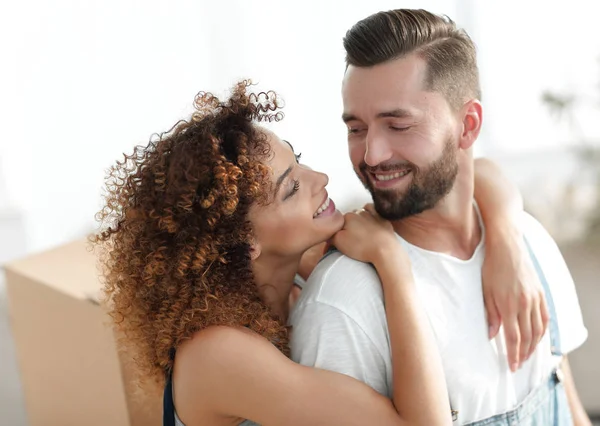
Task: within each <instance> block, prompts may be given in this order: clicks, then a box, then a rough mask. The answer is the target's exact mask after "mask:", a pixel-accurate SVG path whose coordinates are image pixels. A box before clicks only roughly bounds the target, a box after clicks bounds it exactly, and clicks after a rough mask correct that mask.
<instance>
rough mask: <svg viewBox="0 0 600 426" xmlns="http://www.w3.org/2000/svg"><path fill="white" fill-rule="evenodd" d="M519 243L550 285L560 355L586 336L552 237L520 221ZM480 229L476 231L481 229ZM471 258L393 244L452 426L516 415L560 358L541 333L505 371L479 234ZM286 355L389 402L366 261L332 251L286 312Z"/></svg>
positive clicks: (381, 324) (378, 306) (383, 330)
mask: <svg viewBox="0 0 600 426" xmlns="http://www.w3.org/2000/svg"><path fill="white" fill-rule="evenodd" d="M523 225H524V227H523V229H524V233H525V236H526V238H527V240H528V242H529V244H530V245H531V248H532V250H533V251H534V253H535V254H536V257H537V258H538V261H539V263H540V266H541V268H542V269H543V271H544V273H545V276H546V279H547V281H548V284H549V287H550V291H551V292H552V295H553V301H554V305H555V310H556V313H557V318H558V325H559V331H560V338H561V350H562V352H563V353H564V354H566V353H568V352H570V351H572V350H573V349H575V348H577V347H578V346H580V345H581V344H582V343H583V342H584V341H585V339H586V338H587V330H586V328H585V327H584V325H583V320H582V317H581V311H580V308H579V302H578V300H577V294H576V292H575V287H574V284H573V279H572V278H571V274H570V273H569V270H568V269H567V266H566V263H565V261H564V259H563V257H562V255H561V253H560V251H559V249H558V247H557V245H556V243H555V242H554V240H553V239H552V237H550V235H549V234H548V233H547V231H546V230H545V229H544V228H543V227H542V225H541V224H540V223H539V222H538V221H536V220H535V219H534V218H533V217H531V216H530V215H528V214H524V217H523ZM481 226H482V229H483V225H481ZM482 234H483V235H482V240H481V242H480V244H479V245H478V246H477V248H476V250H475V252H474V254H473V256H472V257H471V259H469V260H460V259H457V258H454V257H452V256H449V255H445V254H441V253H436V252H432V251H428V250H424V249H421V248H419V247H416V246H414V245H412V244H410V243H408V242H406V241H405V240H403V239H402V238H400V237H398V238H399V240H400V242H401V243H402V244H403V245H404V247H405V248H406V250H407V251H408V254H409V256H410V259H411V262H412V268H413V273H414V277H415V282H416V285H417V289H418V292H419V295H420V301H421V303H422V305H423V306H424V308H425V309H426V311H427V314H428V317H429V321H430V324H431V326H432V328H433V331H434V334H435V337H436V340H437V344H438V348H439V351H440V353H441V356H442V362H443V367H444V372H445V375H446V381H447V385H448V393H449V397H450V403H451V405H452V408H453V409H455V410H458V421H457V423H456V424H464V423H468V422H473V421H478V420H481V419H485V418H488V417H492V416H494V415H496V414H501V413H504V412H507V411H510V410H511V409H513V408H515V407H516V406H517V405H518V404H519V403H520V402H522V401H523V399H524V398H525V397H526V396H527V394H528V393H529V392H530V391H532V390H533V389H534V388H535V387H536V386H537V385H539V384H540V383H542V382H543V381H545V380H546V379H547V378H548V376H549V374H550V373H551V372H552V370H553V368H554V367H555V366H556V365H557V364H558V362H560V357H556V356H553V355H552V354H551V351H550V337H549V333H548V332H546V334H545V336H544V337H543V339H542V340H541V342H540V343H539V344H538V347H537V349H536V351H535V352H534V354H533V355H532V356H531V358H530V359H529V360H528V361H527V362H525V363H524V364H523V366H522V367H521V369H519V370H518V371H517V372H515V373H511V371H510V369H509V367H508V361H507V358H506V344H505V341H504V331H503V330H502V329H501V330H500V333H499V334H498V336H497V337H495V338H494V339H493V340H489V339H488V325H487V320H486V314H485V307H484V302H483V294H482V286H481V268H482V265H483V259H484V256H485V247H484V241H485V230H484V232H482ZM290 324H291V325H292V326H293V331H292V336H291V342H290V346H291V351H292V358H293V359H294V360H295V361H297V362H299V363H301V364H305V365H309V366H315V367H319V368H324V369H327V370H332V371H337V372H340V373H344V374H347V375H350V376H352V377H354V378H356V379H359V380H361V381H363V382H365V383H367V384H368V385H370V386H371V387H373V388H374V389H375V390H377V391H378V392H380V393H381V394H383V395H386V396H388V397H391V395H392V391H393V389H392V364H391V356H390V342H389V335H388V328H387V322H386V316H385V310H384V302H383V293H382V289H381V284H380V281H379V277H378V276H377V273H376V272H375V270H374V268H373V267H372V266H370V265H368V264H365V263H361V262H357V261H354V260H352V259H350V258H348V257H346V256H344V255H342V254H341V253H333V254H331V255H329V256H328V257H326V258H325V259H324V260H322V261H321V263H320V264H319V265H318V266H317V268H316V269H315V271H314V272H313V274H312V275H311V276H310V278H309V279H308V281H307V283H306V285H305V286H304V289H303V291H302V294H301V296H300V298H299V300H298V302H297V304H296V305H295V307H294V309H293V310H292V313H291V315H290Z"/></svg>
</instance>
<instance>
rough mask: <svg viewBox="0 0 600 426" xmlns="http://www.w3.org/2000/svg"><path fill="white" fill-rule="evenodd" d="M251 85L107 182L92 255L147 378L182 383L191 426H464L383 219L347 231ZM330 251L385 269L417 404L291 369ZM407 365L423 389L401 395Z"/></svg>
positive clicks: (397, 365)
mask: <svg viewBox="0 0 600 426" xmlns="http://www.w3.org/2000/svg"><path fill="white" fill-rule="evenodd" d="M248 85H249V83H248V82H242V83H239V84H238V85H237V86H236V88H235V89H234V91H233V94H232V96H231V97H230V99H229V100H228V101H226V102H220V101H219V100H218V99H217V98H215V97H214V96H212V95H210V94H206V93H200V94H199V95H198V97H197V98H196V101H195V106H196V112H195V113H194V114H193V115H192V117H191V119H190V120H189V121H181V122H179V123H178V124H177V125H176V126H175V127H174V128H173V129H172V130H171V131H170V132H168V133H167V134H166V135H162V136H161V138H160V139H159V140H158V141H154V142H151V143H150V144H149V145H148V146H147V147H137V148H136V150H135V151H134V153H133V154H132V155H130V156H126V157H125V160H124V161H123V162H120V163H117V165H116V166H115V167H113V168H112V169H111V172H110V174H109V177H108V183H107V189H108V195H107V199H106V207H105V208H104V209H103V210H102V211H101V212H100V214H99V216H100V219H101V220H102V221H103V222H104V223H105V225H106V227H105V228H104V230H103V231H102V232H101V233H99V234H98V235H97V236H96V238H95V241H96V242H97V243H99V244H101V245H102V246H103V248H104V256H103V263H104V268H105V269H104V270H105V279H106V287H105V291H106V295H107V299H108V302H109V308H110V313H111V315H112V317H113V318H114V321H115V324H116V326H117V330H118V332H120V333H122V336H123V338H122V339H121V343H122V345H123V346H124V347H126V348H127V350H128V351H131V353H133V355H134V357H135V360H136V362H137V364H138V366H139V373H140V377H141V378H142V380H143V381H144V382H146V384H147V385H152V384H158V385H160V386H163V385H164V383H165V377H166V378H167V379H168V380H170V379H171V377H172V380H173V382H172V385H171V384H170V383H169V385H168V386H167V388H166V390H167V395H168V396H170V392H171V391H173V396H174V401H175V406H176V408H177V413H178V414H179V418H180V419H181V420H179V418H178V419H177V421H178V422H179V424H185V425H187V426H193V425H200V424H203V425H204V424H211V425H213V424H214V425H233V424H240V422H245V420H244V419H251V420H252V421H254V422H257V423H259V424H264V425H278V424H286V425H296V424H297V425H306V424H310V425H331V424H344V425H348V424H356V425H359V424H360V425H364V424H377V425H387V424H427V425H438V424H439V425H442V424H451V417H450V415H449V412H450V411H449V410H450V409H449V405H448V398H447V395H446V387H445V383H444V378H443V373H442V369H441V363H440V360H439V359H438V356H437V350H436V347H435V343H434V341H433V337H432V336H431V331H430V330H429V328H428V327H427V326H426V324H427V320H426V318H424V317H423V314H422V309H419V308H418V301H417V298H416V295H415V290H414V284H413V282H412V276H411V273H410V262H409V260H408V256H407V255H406V253H405V252H404V251H403V250H402V248H401V246H400V245H399V244H397V243H396V239H395V237H394V235H393V231H392V229H391V226H390V225H389V224H387V223H386V222H385V221H382V220H380V219H379V218H377V217H376V215H374V214H372V213H373V212H371V213H369V212H364V211H363V212H360V213H355V214H349V215H346V218H344V216H343V215H342V214H341V213H340V212H339V211H337V210H335V205H334V204H333V202H330V201H325V202H324V200H329V199H328V196H327V193H326V191H325V187H326V185H327V183H328V179H327V176H326V175H324V174H321V173H318V172H315V171H312V170H311V169H309V168H307V167H305V166H303V165H301V164H299V163H298V158H299V155H296V154H294V152H293V150H292V148H291V146H290V145H289V144H287V143H286V142H283V141H281V140H280V139H279V138H278V137H277V136H276V135H274V134H273V133H271V132H269V131H267V130H266V129H264V128H261V127H260V126H259V125H258V124H257V122H259V121H264V120H268V121H272V120H275V121H278V120H279V119H281V117H282V115H281V112H279V111H278V99H277V97H276V95H275V94H273V93H272V92H269V93H267V94H265V93H261V94H259V95H258V96H255V95H252V94H248V93H247V91H246V90H247V86H248ZM490 204H491V203H490ZM481 207H482V210H485V211H488V213H487V214H488V215H489V214H490V213H489V210H486V209H485V203H484V205H482V206H481ZM507 211H508V210H507ZM484 218H485V213H484ZM340 231H341V232H340ZM334 235H335V236H334ZM332 237H333V242H334V244H335V245H336V247H337V248H338V249H340V250H341V251H342V252H344V253H345V254H347V255H348V256H351V257H354V258H356V259H358V260H360V261H363V262H370V263H372V264H373V265H374V267H375V268H376V269H377V272H378V273H379V275H380V278H381V282H382V286H383V289H384V295H385V302H386V310H387V316H388V321H389V322H390V323H392V322H393V323H396V324H403V327H402V329H400V330H398V331H392V330H396V329H392V328H391V329H390V330H391V332H390V339H391V344H392V345H391V346H392V348H394V353H393V354H392V358H393V369H394V387H395V388H398V387H399V386H403V387H404V388H405V389H406V388H407V387H412V388H413V389H414V390H415V392H414V395H415V397H414V398H405V399H404V400H396V398H394V400H393V401H390V400H389V399H387V398H385V397H383V396H381V395H379V394H378V393H376V392H375V391H374V390H372V389H371V388H369V387H368V386H366V385H364V384H363V383H361V382H358V381H357V380H354V379H352V378H350V377H348V376H345V375H341V374H336V373H332V372H328V371H324V370H319V369H314V368H308V367H305V366H301V365H298V364H296V363H294V362H292V361H291V360H289V359H288V358H287V357H286V355H287V354H288V353H289V351H288V348H287V341H288V333H289V331H290V330H288V327H286V319H287V315H288V312H289V309H290V294H291V293H292V288H293V282H294V276H295V274H296V272H297V271H298V268H299V265H300V262H301V259H302V255H303V253H304V252H305V251H307V250H308V249H309V248H311V247H314V246H315V245H317V244H319V243H322V242H325V241H328V240H330V239H331V238H332ZM358 241H360V243H361V244H357V242H358ZM382 253H386V256H383V255H382ZM389 258H395V262H394V263H388V262H386V259H389ZM425 359H427V360H428V361H427V363H424V362H421V361H420V360H425ZM407 365H410V366H412V367H411V368H413V369H414V368H415V365H417V366H418V370H419V371H418V375H419V377H421V379H422V380H420V381H419V382H418V383H401V377H402V376H403V374H402V373H403V371H405V370H404V369H406V368H407V367H406V366H407ZM411 374H413V377H414V374H415V371H414V370H413V371H411ZM396 381H398V383H396ZM408 393H410V392H408ZM167 399H170V398H167ZM173 417H175V414H173ZM172 419H173V418H171V420H172ZM181 421H183V422H181ZM247 424H251V423H247Z"/></svg>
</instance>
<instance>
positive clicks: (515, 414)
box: [453, 240, 573, 426]
mask: <svg viewBox="0 0 600 426" xmlns="http://www.w3.org/2000/svg"><path fill="white" fill-rule="evenodd" d="M525 244H526V245H527V250H528V251H529V255H530V257H531V260H532V261H533V265H534V267H535V269H536V272H537V274H538V277H539V279H540V281H541V283H542V286H543V287H544V293H545V294H546V302H547V304H548V310H549V311H550V325H549V332H550V345H551V351H552V354H553V355H558V356H560V355H562V352H561V349H560V348H561V346H560V335H559V330H558V322H557V318H556V310H555V307H554V301H553V300H552V294H551V292H550V288H549V286H548V282H547V281H546V277H545V275H544V271H542V268H541V267H540V264H539V262H538V260H537V257H536V256H535V253H534V252H533V250H532V249H531V246H530V245H529V243H528V242H527V240H525ZM453 416H454V417H453V420H455V419H456V412H454V411H453ZM572 424H573V421H572V419H571V412H570V410H569V404H568V401H567V396H566V393H565V388H564V385H563V383H562V373H561V371H560V369H556V370H555V371H553V372H552V373H551V374H550V377H549V378H548V379H547V380H546V382H545V383H542V384H541V385H539V386H538V387H537V388H536V389H534V390H533V391H532V392H531V393H530V394H529V395H527V397H526V398H525V400H524V401H523V402H522V403H521V404H519V405H518V406H517V407H516V408H515V409H513V410H511V411H509V412H507V413H504V414H498V415H496V416H493V417H490V418H488V419H484V420H480V421H477V422H472V423H467V426H513V425H520V426H570V425H572Z"/></svg>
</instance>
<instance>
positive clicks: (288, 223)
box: [250, 130, 344, 256]
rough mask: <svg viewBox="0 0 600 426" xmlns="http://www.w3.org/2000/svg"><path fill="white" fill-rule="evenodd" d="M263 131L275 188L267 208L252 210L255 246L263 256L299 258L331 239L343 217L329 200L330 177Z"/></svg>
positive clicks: (282, 142) (340, 225)
mask: <svg viewBox="0 0 600 426" xmlns="http://www.w3.org/2000/svg"><path fill="white" fill-rule="evenodd" d="M263 131H264V132H265V133H266V134H267V137H268V138H269V144H270V146H271V151H272V154H273V155H272V156H271V159H270V161H269V162H268V165H269V166H270V167H271V170H272V180H271V181H272V188H271V197H270V198H271V202H270V203H269V204H268V205H266V206H260V205H254V206H253V207H252V208H251V209H250V220H251V221H252V224H253V228H254V234H255V238H256V243H257V246H258V248H259V249H260V253H261V254H268V255H275V256H289V255H300V254H302V253H304V251H306V250H307V249H309V248H310V247H312V246H314V245H315V244H318V243H320V242H323V241H326V240H328V239H329V238H331V237H332V236H333V234H335V233H336V232H337V231H339V230H340V229H341V228H342V226H343V225H344V217H343V215H342V213H340V212H339V211H338V210H337V209H336V208H335V204H334V203H333V201H332V200H330V199H329V195H328V194H327V191H326V189H325V187H326V186H327V183H328V182H329V178H328V177H327V175H326V174H323V173H319V172H316V171H314V170H312V169H310V168H309V167H307V166H304V165H302V164H300V163H299V162H298V161H297V158H298V157H297V154H296V153H294V151H293V148H292V147H291V145H290V144H289V143H287V142H285V141H282V140H281V139H280V138H279V137H277V135H275V134H274V133H272V132H270V131H267V130H263Z"/></svg>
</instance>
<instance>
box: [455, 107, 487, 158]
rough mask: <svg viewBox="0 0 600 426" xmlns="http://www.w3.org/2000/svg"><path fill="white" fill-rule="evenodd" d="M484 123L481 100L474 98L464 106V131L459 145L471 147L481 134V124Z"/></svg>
mask: <svg viewBox="0 0 600 426" xmlns="http://www.w3.org/2000/svg"><path fill="white" fill-rule="evenodd" d="M482 123H483V108H482V106H481V102H479V101H478V100H477V99H472V100H470V101H469V102H467V103H466V104H465V105H464V106H463V120H462V133H461V135H460V143H459V147H460V148H461V149H465V150H467V149H469V148H471V146H473V144H474V143H475V141H476V140H477V137H478V136H479V132H480V131H481V124H482Z"/></svg>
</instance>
